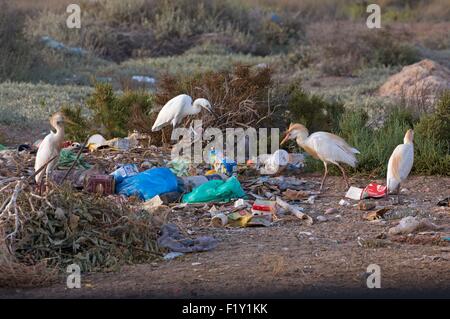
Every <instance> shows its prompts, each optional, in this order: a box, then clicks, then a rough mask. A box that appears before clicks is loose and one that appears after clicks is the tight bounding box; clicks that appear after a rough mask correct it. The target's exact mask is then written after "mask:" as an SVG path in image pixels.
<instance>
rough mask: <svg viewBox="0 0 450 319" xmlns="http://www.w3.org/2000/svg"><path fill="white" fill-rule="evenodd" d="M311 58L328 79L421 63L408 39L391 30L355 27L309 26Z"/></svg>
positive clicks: (361, 25)
mask: <svg viewBox="0 0 450 319" xmlns="http://www.w3.org/2000/svg"><path fill="white" fill-rule="evenodd" d="M307 31H308V32H307V39H308V42H309V44H310V48H309V51H310V55H311V56H312V60H313V61H314V62H315V64H316V65H317V66H318V68H319V69H320V70H321V71H322V72H323V73H324V74H328V75H336V76H348V75H354V74H355V73H356V72H357V71H358V70H361V69H363V68H364V67H379V66H395V65H408V64H412V63H414V62H416V61H418V59H419V55H418V52H417V50H416V49H414V48H413V47H412V46H411V45H410V44H408V41H407V39H408V35H405V34H401V33H400V32H397V33H394V31H393V30H391V29H389V28H388V27H386V28H384V29H380V30H378V29H377V30H372V29H368V28H366V27H365V25H363V24H356V23H342V22H339V23H320V24H314V25H311V26H309V28H308V30H307Z"/></svg>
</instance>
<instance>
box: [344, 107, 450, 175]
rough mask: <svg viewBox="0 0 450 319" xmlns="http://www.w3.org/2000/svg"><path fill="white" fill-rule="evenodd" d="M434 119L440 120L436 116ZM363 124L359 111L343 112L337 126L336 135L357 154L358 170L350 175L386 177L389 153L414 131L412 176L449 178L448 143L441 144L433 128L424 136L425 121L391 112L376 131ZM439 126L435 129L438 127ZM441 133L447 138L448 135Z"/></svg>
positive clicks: (426, 121)
mask: <svg viewBox="0 0 450 319" xmlns="http://www.w3.org/2000/svg"><path fill="white" fill-rule="evenodd" d="M444 100H445V99H444ZM441 101H442V100H441ZM434 115H436V117H439V116H440V115H437V113H436V114H434ZM432 116H433V115H432ZM432 116H431V117H432ZM366 122H367V115H366V114H365V113H364V112H363V111H349V112H346V113H345V114H344V115H343V116H342V119H341V122H340V135H341V136H342V137H343V138H344V139H345V140H346V141H347V142H348V143H349V144H350V145H352V146H354V147H355V148H357V149H358V150H359V151H360V152H361V154H358V155H357V158H358V166H357V167H356V169H354V170H353V171H354V172H358V173H364V174H370V175H371V176H379V177H384V176H386V171H387V163H388V161H389V158H390V156H391V154H392V152H393V150H394V149H395V147H396V146H397V145H399V144H402V143H403V138H404V135H405V132H406V131H407V130H408V129H409V128H411V127H414V130H415V134H414V165H413V173H414V174H425V175H431V174H442V175H450V153H449V146H448V141H449V140H448V139H447V140H445V137H444V139H442V140H441V139H438V138H437V137H436V135H434V133H435V132H436V131H439V127H437V126H436V129H435V130H432V131H433V134H431V135H428V134H429V133H428V131H427V130H425V129H424V128H423V127H425V125H424V123H427V124H428V119H422V120H421V121H419V122H418V123H417V122H416V120H415V119H414V117H413V116H412V115H411V114H410V113H408V111H405V110H402V109H393V110H392V111H391V113H390V114H389V116H388V118H387V119H386V121H385V123H384V125H383V126H382V127H381V128H380V129H373V128H370V127H368V126H367V125H366ZM443 122H445V121H443ZM443 122H440V123H441V124H435V125H442V123H443ZM446 125H448V120H447V123H446ZM441 127H443V126H441ZM442 132H445V133H446V134H448V131H444V130H443V131H442Z"/></svg>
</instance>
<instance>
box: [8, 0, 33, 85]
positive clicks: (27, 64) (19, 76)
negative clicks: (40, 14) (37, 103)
mask: <svg viewBox="0 0 450 319" xmlns="http://www.w3.org/2000/svg"><path fill="white" fill-rule="evenodd" d="M24 23H25V12H24V10H20V9H17V8H15V7H14V5H11V4H9V3H8V2H6V1H0V43H1V45H0V57H1V58H0V81H5V80H7V79H9V80H14V81H23V80H26V79H28V77H29V76H32V75H33V71H34V70H35V69H36V68H37V67H38V66H40V64H39V63H38V61H39V54H38V51H39V50H37V48H39V45H38V44H37V43H35V42H34V41H28V40H27V39H26V37H25V34H24V32H23V26H24Z"/></svg>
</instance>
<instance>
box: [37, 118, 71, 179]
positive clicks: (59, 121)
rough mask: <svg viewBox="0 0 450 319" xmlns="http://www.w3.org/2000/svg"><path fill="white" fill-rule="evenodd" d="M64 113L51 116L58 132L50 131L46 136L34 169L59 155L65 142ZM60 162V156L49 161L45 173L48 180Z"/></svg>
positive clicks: (41, 175) (40, 175) (41, 176)
mask: <svg viewBox="0 0 450 319" xmlns="http://www.w3.org/2000/svg"><path fill="white" fill-rule="evenodd" d="M64 122H65V119H64V115H63V114H62V113H61V112H57V113H55V114H53V115H52V117H51V118H50V124H51V125H52V127H53V128H54V129H55V130H56V133H54V132H52V131H50V133H49V134H48V135H47V136H46V137H45V138H44V140H43V141H42V142H41V144H40V145H39V149H38V151H37V154H36V162H35V163H34V170H35V171H37V170H38V169H40V168H41V167H42V166H43V165H45V164H46V163H47V162H48V161H49V160H50V159H51V158H53V157H55V156H57V157H58V156H59V153H60V152H61V149H62V144H63V142H64ZM69 122H70V121H69ZM57 162H58V158H56V159H55V160H53V161H51V162H50V163H48V165H47V168H46V169H45V175H46V179H47V182H48V177H49V175H50V173H51V171H52V170H53V168H54V166H55V165H56V163H57ZM43 174H44V170H42V171H40V172H39V173H38V174H37V175H36V176H35V180H36V183H37V184H38V185H40V184H41V182H42V178H43Z"/></svg>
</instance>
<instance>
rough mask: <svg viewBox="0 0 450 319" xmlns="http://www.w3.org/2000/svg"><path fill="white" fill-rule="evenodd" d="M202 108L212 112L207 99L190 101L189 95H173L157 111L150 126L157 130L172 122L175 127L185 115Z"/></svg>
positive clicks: (198, 111) (196, 112)
mask: <svg viewBox="0 0 450 319" xmlns="http://www.w3.org/2000/svg"><path fill="white" fill-rule="evenodd" d="M202 108H204V109H206V110H207V111H209V112H211V113H212V109H211V104H210V103H209V101H208V100H207V99H202V98H200V99H196V100H195V101H194V103H192V98H191V97H190V96H189V95H186V94H181V95H178V96H175V97H174V98H173V99H171V100H170V101H169V102H167V103H166V105H164V106H163V108H162V109H161V111H159V114H158V117H157V118H156V121H155V123H154V124H153V127H152V132H156V131H159V130H160V129H162V128H163V127H164V126H166V125H169V124H172V127H173V128H174V129H175V127H176V125H177V124H178V123H180V122H181V120H182V119H183V118H184V117H186V116H187V115H194V114H198V113H200V111H201V110H202Z"/></svg>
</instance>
